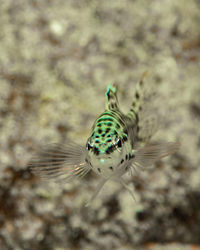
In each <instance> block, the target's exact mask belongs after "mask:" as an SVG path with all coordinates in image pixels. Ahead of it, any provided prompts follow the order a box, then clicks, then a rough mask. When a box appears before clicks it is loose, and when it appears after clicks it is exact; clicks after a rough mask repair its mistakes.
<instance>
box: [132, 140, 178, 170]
mask: <svg viewBox="0 0 200 250" xmlns="http://www.w3.org/2000/svg"><path fill="white" fill-rule="evenodd" d="M179 147H180V144H179V143H177V142H167V143H163V144H157V145H152V144H147V145H145V146H144V147H143V148H141V149H139V150H137V151H136V153H135V160H134V162H133V166H136V167H141V168H146V167H148V166H151V165H152V164H153V163H154V162H156V161H157V160H159V159H161V158H163V157H165V156H168V155H170V154H173V153H174V152H175V151H176V150H178V149H179Z"/></svg>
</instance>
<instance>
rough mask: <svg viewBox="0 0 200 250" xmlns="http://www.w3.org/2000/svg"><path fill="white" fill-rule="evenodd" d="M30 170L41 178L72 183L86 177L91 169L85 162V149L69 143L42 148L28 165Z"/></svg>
mask: <svg viewBox="0 0 200 250" xmlns="http://www.w3.org/2000/svg"><path fill="white" fill-rule="evenodd" d="M28 167H29V169H30V170H31V171H32V172H33V173H34V174H35V175H38V176H40V177H41V178H47V179H55V180H57V181H59V180H65V181H71V180H72V179H73V178H74V177H83V176H85V175H86V174H87V173H88V172H89V170H90V167H89V166H88V165H87V164H86V162H85V149H84V147H81V146H79V145H78V144H75V143H72V142H69V143H68V144H66V145H63V144H57V143H54V144H50V145H46V146H44V147H42V148H41V149H39V151H38V152H36V154H35V156H33V158H32V159H31V161H30V162H29V164H28Z"/></svg>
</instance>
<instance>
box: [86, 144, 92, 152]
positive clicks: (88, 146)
mask: <svg viewBox="0 0 200 250" xmlns="http://www.w3.org/2000/svg"><path fill="white" fill-rule="evenodd" d="M91 148H92V146H91V145H90V143H89V142H88V144H87V149H88V150H90V149H91Z"/></svg>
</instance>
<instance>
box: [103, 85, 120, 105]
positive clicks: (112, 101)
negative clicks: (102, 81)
mask: <svg viewBox="0 0 200 250" xmlns="http://www.w3.org/2000/svg"><path fill="white" fill-rule="evenodd" d="M113 109H115V110H116V109H119V107H118V100H117V88H116V86H115V85H110V84H109V85H108V87H107V91H106V110H113Z"/></svg>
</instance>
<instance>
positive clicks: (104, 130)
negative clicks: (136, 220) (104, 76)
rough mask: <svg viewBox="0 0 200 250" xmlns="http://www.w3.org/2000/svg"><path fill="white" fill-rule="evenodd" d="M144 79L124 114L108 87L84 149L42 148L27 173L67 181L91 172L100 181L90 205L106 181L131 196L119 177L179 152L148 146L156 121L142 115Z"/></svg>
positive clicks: (171, 145) (68, 146)
mask: <svg viewBox="0 0 200 250" xmlns="http://www.w3.org/2000/svg"><path fill="white" fill-rule="evenodd" d="M145 77H146V73H144V74H143V76H142V78H141V80H140V81H139V82H138V84H137V85H136V91H135V95H134V99H133V102H132V106H131V109H130V111H129V113H128V114H124V113H123V112H121V110H120V108H119V104H118V99H117V88H116V86H114V85H108V88H107V91H106V105H105V111H104V112H103V113H102V114H101V115H100V116H99V117H98V118H97V119H96V120H95V122H94V124H93V126H92V130H91V133H90V136H89V138H88V140H87V143H86V146H85V147H82V146H79V145H78V144H76V143H72V142H68V143H66V144H65V145H62V144H50V145H47V146H44V147H42V148H41V149H40V150H39V151H38V152H37V153H36V154H35V156H34V157H33V158H32V159H31V161H30V163H29V167H30V169H31V171H32V172H33V173H35V174H36V175H39V176H41V177H44V178H48V179H49V178H53V179H55V180H58V181H59V180H65V181H71V180H73V179H74V178H75V177H83V176H84V175H86V174H87V173H88V172H89V171H90V170H92V171H94V172H95V173H97V174H98V175H100V176H101V177H102V180H101V182H100V183H99V186H98V187H97V189H96V191H95V193H94V194H93V196H92V198H91V201H92V200H93V199H94V198H95V197H96V196H97V194H98V192H99V191H100V190H101V188H102V186H103V185H104V184H105V182H106V181H107V180H109V179H113V180H116V181H119V182H120V183H121V184H122V185H123V186H124V187H125V188H127V189H128V191H130V193H131V195H132V196H133V193H132V190H130V188H129V187H128V186H127V185H126V184H125V182H124V180H123V178H122V176H123V175H124V174H125V173H126V172H127V171H129V170H130V171H131V169H133V168H134V167H141V168H146V167H148V166H150V165H152V164H153V163H154V162H155V161H157V160H158V159H161V158H163V157H165V156H167V155H169V154H172V153H174V152H175V151H176V150H177V149H178V148H179V144H178V143H176V142H168V143H162V144H150V143H149V141H150V139H151V137H152V135H153V134H154V133H155V131H156V130H157V125H158V121H157V119H156V117H155V114H152V113H151V112H150V113H148V112H146V111H145V110H146V106H147V107H148V106H149V105H150V103H148V102H147V100H149V99H148V98H147V96H146V95H145V87H144V79H145Z"/></svg>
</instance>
